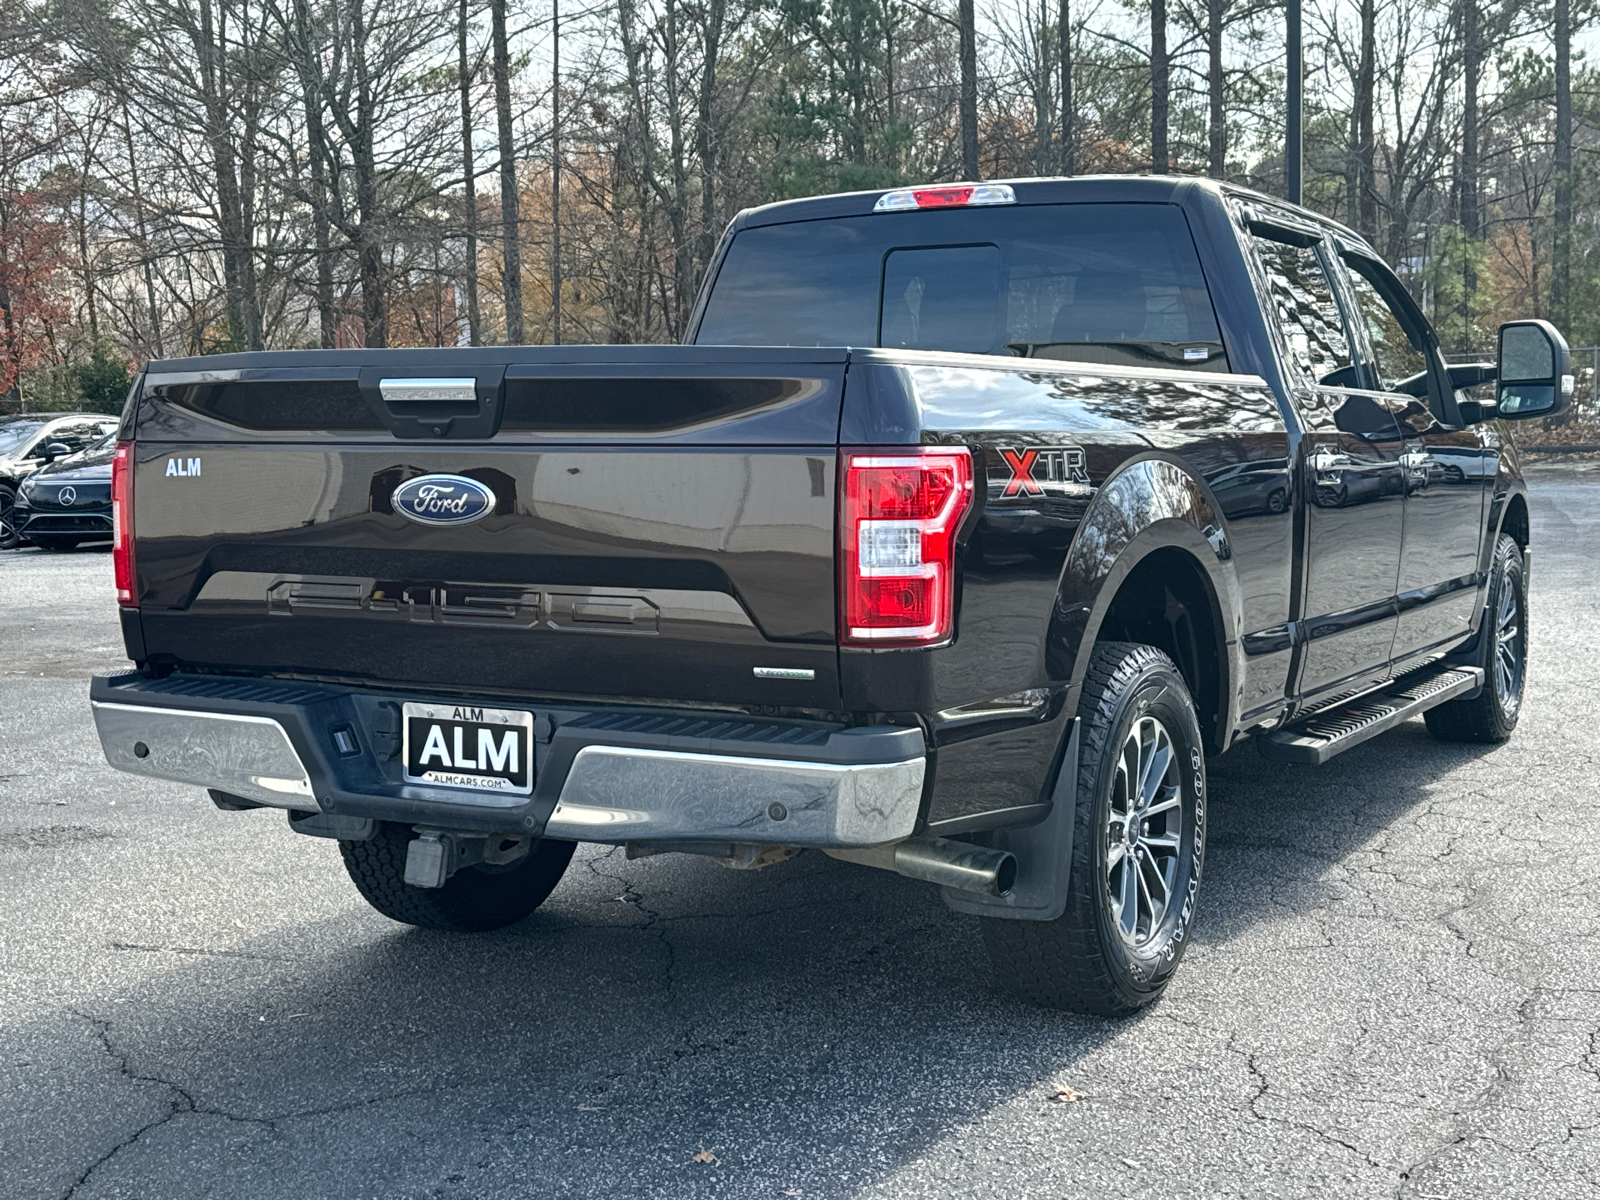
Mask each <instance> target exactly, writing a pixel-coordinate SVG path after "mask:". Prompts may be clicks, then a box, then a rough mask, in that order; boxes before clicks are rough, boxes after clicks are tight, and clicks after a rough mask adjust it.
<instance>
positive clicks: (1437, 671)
mask: <svg viewBox="0 0 1600 1200" xmlns="http://www.w3.org/2000/svg"><path fill="white" fill-rule="evenodd" d="M1482 684H1483V668H1482V667H1444V668H1442V669H1441V668H1429V669H1427V670H1424V671H1413V672H1412V673H1411V674H1409V675H1402V676H1401V677H1400V678H1399V679H1396V680H1394V681H1393V682H1392V683H1390V684H1388V685H1387V686H1386V687H1382V688H1379V689H1378V690H1376V691H1372V692H1367V693H1366V694H1365V695H1362V696H1357V697H1356V698H1355V699H1354V700H1349V701H1346V702H1345V703H1344V704H1341V705H1339V706H1337V707H1336V708H1330V709H1326V710H1324V711H1323V712H1319V713H1317V714H1315V715H1314V716H1310V717H1306V718H1304V719H1302V720H1299V721H1296V722H1295V723H1294V724H1292V725H1287V726H1285V727H1284V728H1282V729H1279V730H1276V731H1275V732H1273V733H1268V734H1264V735H1262V736H1260V737H1257V738H1256V748H1257V749H1259V750H1260V751H1261V753H1262V756H1263V757H1265V758H1270V759H1272V760H1273V761H1275V762H1291V763H1324V762H1327V761H1328V760H1329V759H1330V758H1332V757H1333V756H1334V755H1335V754H1340V753H1342V752H1343V751H1345V750H1348V749H1350V747H1351V746H1359V745H1360V744H1361V743H1362V742H1364V741H1366V740H1367V739H1368V738H1370V737H1377V736H1378V734H1380V733H1382V732H1383V731H1384V730H1385V729H1391V728H1393V727H1394V726H1396V725H1398V724H1400V722H1401V721H1404V720H1407V719H1408V718H1410V717H1414V716H1417V715H1418V714H1419V713H1425V712H1427V711H1428V710H1429V709H1430V708H1433V707H1435V706H1437V705H1440V704H1443V703H1444V702H1445V701H1446V700H1453V699H1455V698H1456V697H1457V696H1460V695H1462V694H1463V693H1465V692H1471V691H1474V690H1476V689H1477V688H1478V687H1480V686H1482Z"/></svg>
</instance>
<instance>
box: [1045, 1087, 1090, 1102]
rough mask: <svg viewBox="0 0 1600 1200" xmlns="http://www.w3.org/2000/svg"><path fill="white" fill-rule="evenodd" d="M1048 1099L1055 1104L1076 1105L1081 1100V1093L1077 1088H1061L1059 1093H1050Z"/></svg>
mask: <svg viewBox="0 0 1600 1200" xmlns="http://www.w3.org/2000/svg"><path fill="white" fill-rule="evenodd" d="M1050 1099H1052V1100H1054V1101H1055V1102H1056V1103H1057V1104H1076V1103H1077V1102H1078V1101H1079V1100H1082V1099H1083V1093H1082V1092H1080V1091H1079V1090H1078V1089H1077V1088H1062V1089H1061V1090H1060V1091H1059V1092H1052V1093H1051V1094H1050Z"/></svg>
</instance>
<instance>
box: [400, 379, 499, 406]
mask: <svg viewBox="0 0 1600 1200" xmlns="http://www.w3.org/2000/svg"><path fill="white" fill-rule="evenodd" d="M378 391H379V392H380V393H382V395H383V398H384V401H385V402H386V403H388V404H426V403H437V402H440V401H444V402H446V403H448V402H452V401H453V402H455V403H458V404H473V403H475V402H476V401H477V399H478V381H477V380H476V379H474V378H473V377H472V376H470V375H469V376H467V377H466V378H464V379H380V380H379V381H378Z"/></svg>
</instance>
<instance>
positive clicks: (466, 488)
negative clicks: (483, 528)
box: [390, 475, 494, 525]
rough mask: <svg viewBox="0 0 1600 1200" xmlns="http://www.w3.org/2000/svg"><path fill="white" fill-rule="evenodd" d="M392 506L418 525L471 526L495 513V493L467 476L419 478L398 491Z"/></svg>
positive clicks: (421, 476)
mask: <svg viewBox="0 0 1600 1200" xmlns="http://www.w3.org/2000/svg"><path fill="white" fill-rule="evenodd" d="M390 503H391V504H393V505H394V510H395V512H397V513H399V514H400V515H401V516H402V517H405V518H406V519H407V520H410V521H415V522H417V523H418V524H419V525H470V524H471V523H472V522H474V521H481V520H483V518H484V517H487V516H488V515H489V514H490V513H492V512H493V511H494V492H492V491H491V490H490V489H489V488H487V487H485V486H484V485H483V484H481V483H479V482H478V481H477V480H476V479H468V478H467V477H466V476H464V475H418V476H417V477H416V478H415V479H408V480H406V481H405V482H404V483H402V484H401V485H400V486H399V487H397V488H395V490H394V495H393V496H392V497H390Z"/></svg>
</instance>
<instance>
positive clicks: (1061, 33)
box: [1056, 0, 1078, 175]
mask: <svg viewBox="0 0 1600 1200" xmlns="http://www.w3.org/2000/svg"><path fill="white" fill-rule="evenodd" d="M1056 40H1057V43H1058V46H1057V54H1058V55H1059V56H1060V67H1061V160H1060V162H1061V166H1060V169H1061V173H1062V174H1063V175H1075V174H1077V171H1078V147H1077V132H1078V131H1077V121H1076V117H1077V114H1076V113H1075V112H1073V110H1072V14H1071V9H1070V0H1061V10H1060V14H1059V16H1058V18H1057V21H1056Z"/></svg>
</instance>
